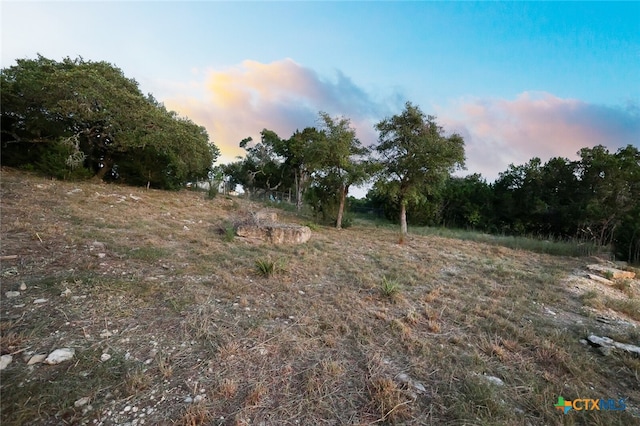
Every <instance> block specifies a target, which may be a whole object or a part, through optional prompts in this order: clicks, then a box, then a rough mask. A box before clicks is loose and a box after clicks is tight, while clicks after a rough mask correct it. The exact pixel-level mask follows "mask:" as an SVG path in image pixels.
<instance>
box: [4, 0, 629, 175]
mask: <svg viewBox="0 0 640 426" xmlns="http://www.w3.org/2000/svg"><path fill="white" fill-rule="evenodd" d="M0 15H1V18H0V19H1V24H2V25H1V26H2V30H1V39H2V53H1V61H2V64H1V66H2V68H6V67H10V66H13V65H15V63H16V62H15V61H16V59H23V58H27V59H35V58H36V57H37V54H41V55H43V56H45V57H47V58H50V59H55V60H61V59H63V58H64V57H71V58H76V57H79V56H81V57H83V58H84V59H85V60H94V61H107V62H110V63H111V64H113V65H115V66H117V67H118V68H120V69H122V71H123V72H124V74H125V75H126V76H127V77H129V78H133V79H135V80H136V81H138V83H139V84H140V89H141V90H142V92H143V93H152V94H153V95H154V97H155V98H156V99H158V100H159V101H161V102H163V103H164V104H165V106H166V107H167V108H169V109H171V110H174V111H177V112H178V113H179V114H180V115H183V116H187V117H189V118H190V119H191V120H192V121H194V122H196V123H197V124H199V125H202V126H204V127H206V129H207V131H208V134H209V138H210V140H211V141H213V142H214V143H215V144H216V145H217V146H218V147H219V148H220V150H221V153H222V155H221V157H220V159H219V163H226V162H230V161H234V160H235V159H236V158H237V156H241V155H243V154H244V150H243V149H241V148H240V147H239V146H238V144H239V142H240V141H241V140H242V139H244V138H246V137H248V136H251V137H253V139H254V140H259V139H260V131H261V130H262V129H264V128H267V129H270V130H274V131H275V132H276V133H278V135H279V136H280V137H282V138H288V137H290V136H291V135H292V134H293V133H294V132H295V130H296V129H300V130H302V129H304V128H305V127H310V126H315V125H317V124H318V113H319V112H320V111H324V112H327V113H329V114H331V115H332V116H344V117H348V118H349V119H350V120H351V123H352V125H353V127H354V128H355V129H356V134H357V137H358V138H359V139H360V140H361V141H362V142H363V143H364V144H365V145H374V144H375V143H376V142H377V138H378V135H377V133H376V131H375V128H374V126H375V124H376V123H377V122H379V121H381V120H382V119H384V118H387V117H391V116H392V115H394V114H399V113H401V112H402V110H403V108H404V105H405V103H406V102H407V101H410V102H411V103H413V104H414V105H418V106H419V107H420V109H421V110H422V111H423V112H424V113H425V114H427V115H433V116H436V121H437V122H438V123H439V124H440V125H441V126H442V127H443V128H444V130H445V132H447V133H448V134H450V133H454V132H455V133H459V134H460V135H462V136H463V138H464V140H465V148H466V157H467V159H466V170H464V171H463V172H461V173H462V174H463V175H466V174H471V173H481V174H482V176H483V177H485V178H486V179H487V181H489V182H491V181H493V180H494V179H496V178H497V177H498V175H499V173H500V172H503V171H506V170H507V168H508V166H509V164H515V165H519V164H524V163H526V162H528V161H529V160H530V159H531V158H533V157H539V158H541V159H542V161H547V160H548V159H550V158H552V157H556V156H561V157H566V158H569V159H576V158H577V152H578V150H579V149H580V148H583V147H593V146H595V145H598V144H602V145H605V146H607V147H608V148H609V150H610V151H612V152H615V151H616V150H617V149H618V148H620V147H624V146H626V145H628V144H631V145H634V146H637V147H640V2H622V3H617V2H602V3H600V2H562V3H555V2H421V1H412V2H397V1H376V2H362V1H351V2H341V1H336V2H325V1H316V2H273V1H261V2H245V1H233V2H217V1H216V2H214V1H198V2H187V1H138V2H127V1H102V2H99V1H72V2H60V1H46V2H36V1H24V0H23V1H19V2H18V1H7V0H3V1H2V2H1V4H0Z"/></svg>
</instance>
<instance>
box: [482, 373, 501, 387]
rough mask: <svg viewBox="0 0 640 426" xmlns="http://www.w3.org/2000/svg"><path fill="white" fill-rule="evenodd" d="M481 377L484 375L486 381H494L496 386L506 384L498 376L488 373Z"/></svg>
mask: <svg viewBox="0 0 640 426" xmlns="http://www.w3.org/2000/svg"><path fill="white" fill-rule="evenodd" d="M480 377H484V378H485V380H486V381H488V382H489V383H492V384H494V385H496V386H504V382H503V381H502V380H501V379H499V378H498V377H495V376H487V375H481V376H480Z"/></svg>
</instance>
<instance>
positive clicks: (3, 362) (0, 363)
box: [0, 355, 13, 370]
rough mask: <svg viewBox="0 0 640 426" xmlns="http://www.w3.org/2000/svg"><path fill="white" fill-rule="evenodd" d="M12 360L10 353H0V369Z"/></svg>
mask: <svg viewBox="0 0 640 426" xmlns="http://www.w3.org/2000/svg"><path fill="white" fill-rule="evenodd" d="M11 361H13V357H12V356H11V355H2V356H1V357H0V370H4V369H5V368H7V366H8V365H9V364H11Z"/></svg>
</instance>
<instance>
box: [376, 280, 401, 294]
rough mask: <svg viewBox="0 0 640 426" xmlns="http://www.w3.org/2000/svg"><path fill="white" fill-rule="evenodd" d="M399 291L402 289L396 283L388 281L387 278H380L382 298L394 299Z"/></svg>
mask: <svg viewBox="0 0 640 426" xmlns="http://www.w3.org/2000/svg"><path fill="white" fill-rule="evenodd" d="M401 289H402V288H401V286H400V284H399V283H398V282H397V281H395V280H390V279H388V278H387V277H382V282H381V283H380V291H381V292H382V295H383V296H385V297H388V298H390V299H394V298H395V297H397V296H398V294H399V293H400V290H401Z"/></svg>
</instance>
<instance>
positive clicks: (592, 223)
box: [357, 145, 640, 263]
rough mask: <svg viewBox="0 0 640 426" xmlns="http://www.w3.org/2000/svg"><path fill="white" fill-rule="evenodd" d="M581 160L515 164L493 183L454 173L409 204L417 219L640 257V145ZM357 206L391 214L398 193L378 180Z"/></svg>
mask: <svg viewBox="0 0 640 426" xmlns="http://www.w3.org/2000/svg"><path fill="white" fill-rule="evenodd" d="M578 155H579V157H580V158H579V159H578V160H575V161H570V160H569V159H567V158H561V157H555V158H551V159H550V160H549V161H547V162H546V163H544V164H543V163H542V161H541V160H540V159H539V158H533V159H531V160H529V162H527V163H526V164H523V165H517V166H516V165H513V164H512V165H510V166H509V167H508V169H507V170H506V171H504V172H502V173H500V174H499V177H498V178H497V180H496V181H495V182H493V183H487V182H486V180H485V179H483V178H482V176H481V175H479V174H472V175H469V176H466V177H453V176H449V177H448V178H447V179H446V181H445V182H444V183H443V184H442V185H440V186H439V187H438V188H437V190H436V191H433V192H432V193H430V194H423V195H424V197H423V198H422V200H416V201H417V202H415V203H412V204H411V206H410V214H409V217H410V218H411V220H412V223H413V224H415V225H430V226H447V227H453V228H463V229H465V228H466V229H474V230H478V231H483V232H487V233H491V234H506V235H530V236H535V237H538V238H545V239H547V238H551V239H563V240H577V241H582V242H587V241H588V242H593V243H596V244H599V245H602V246H610V247H612V248H613V250H614V251H615V255H616V257H618V258H620V259H624V260H629V261H632V262H635V263H639V262H640V151H639V150H638V148H637V147H634V146H632V145H628V146H626V147H623V148H620V149H618V150H617V151H616V152H609V150H608V149H607V148H606V147H605V146H602V145H598V146H595V147H593V148H582V149H581V150H580V151H579V152H578ZM357 204H358V206H359V207H361V208H363V207H368V208H377V209H382V210H383V211H384V212H385V214H386V215H387V216H388V217H389V218H393V217H395V216H396V214H397V213H396V212H397V211H399V210H400V206H399V205H398V202H397V199H395V198H394V197H389V194H388V193H387V191H386V190H385V189H384V188H380V187H379V185H377V184H376V185H374V187H373V188H372V190H371V191H370V192H369V193H368V194H367V197H366V199H365V200H360V201H358V202H357Z"/></svg>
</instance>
